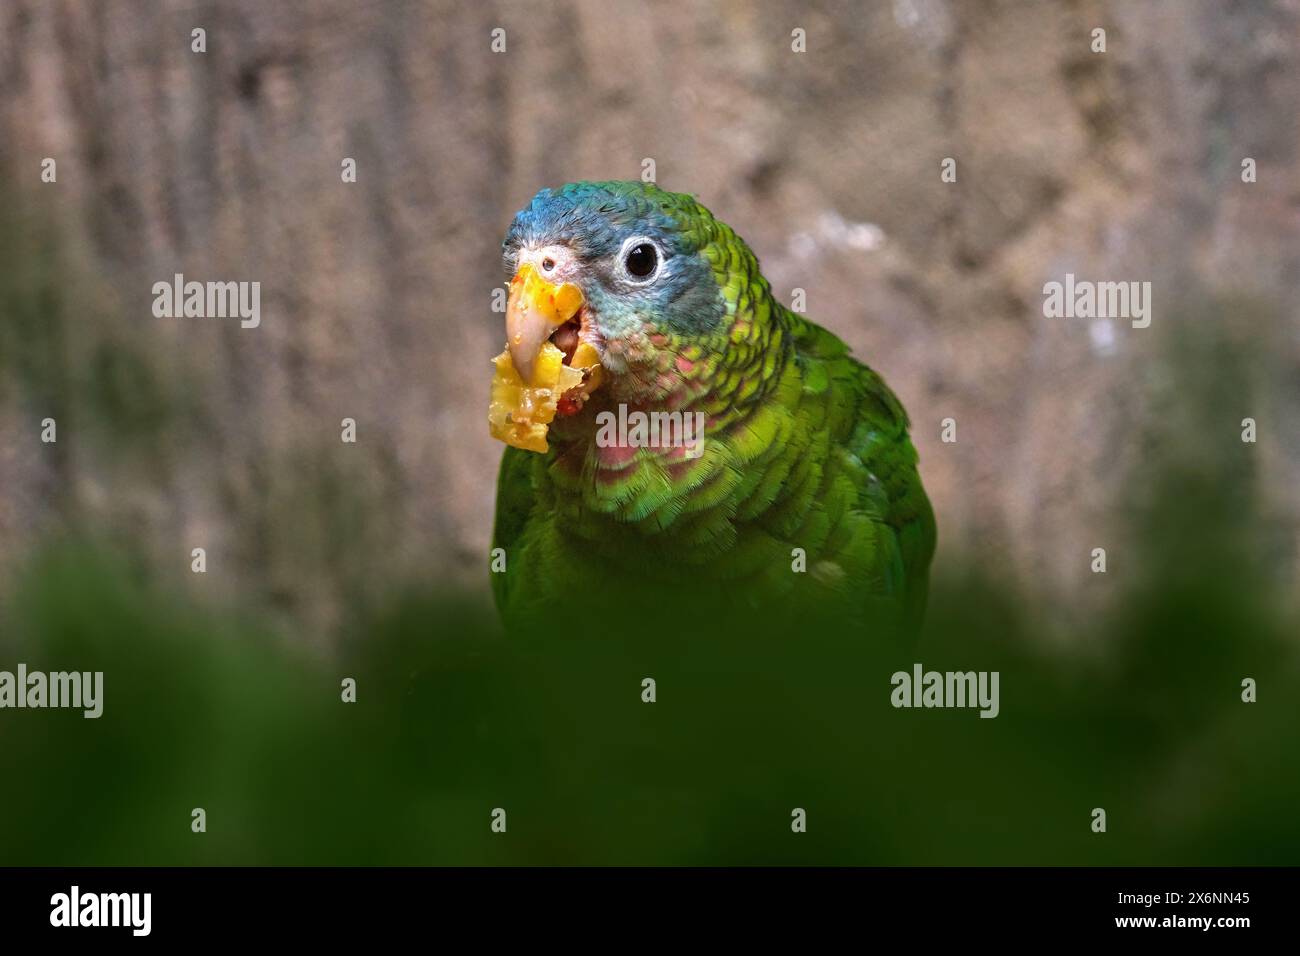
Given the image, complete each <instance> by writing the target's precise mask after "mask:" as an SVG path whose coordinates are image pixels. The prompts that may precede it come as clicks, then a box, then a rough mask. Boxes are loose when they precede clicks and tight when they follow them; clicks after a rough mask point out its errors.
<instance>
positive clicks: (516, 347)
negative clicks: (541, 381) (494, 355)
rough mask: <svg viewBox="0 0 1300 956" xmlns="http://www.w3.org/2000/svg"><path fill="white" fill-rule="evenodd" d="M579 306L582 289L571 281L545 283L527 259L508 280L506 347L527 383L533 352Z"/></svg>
mask: <svg viewBox="0 0 1300 956" xmlns="http://www.w3.org/2000/svg"><path fill="white" fill-rule="evenodd" d="M580 308H582V292H581V291H580V290H579V289H578V287H577V286H576V285H574V284H573V283H571V282H565V283H563V284H562V285H558V286H557V285H553V284H552V283H550V282H547V281H546V280H545V279H543V278H542V277H541V276H540V275H538V274H537V270H536V269H534V268H533V264H532V263H531V262H525V263H524V264H523V265H522V266H520V267H519V271H518V272H516V273H515V277H514V278H513V279H511V280H510V298H509V300H508V301H507V302H506V347H507V348H508V349H509V351H510V361H511V362H513V363H514V366H515V371H516V372H518V373H519V377H520V378H521V379H523V381H524V382H525V383H527V384H530V385H531V384H534V382H533V370H534V367H535V365H536V362H537V355H538V353H540V352H541V350H542V346H543V345H545V344H546V340H547V339H549V338H550V337H551V335H552V334H553V333H554V332H555V330H556V329H558V328H559V327H560V326H561V325H563V324H564V323H565V322H568V321H569V320H570V319H571V318H573V317H574V316H575V315H577V314H578V309H580Z"/></svg>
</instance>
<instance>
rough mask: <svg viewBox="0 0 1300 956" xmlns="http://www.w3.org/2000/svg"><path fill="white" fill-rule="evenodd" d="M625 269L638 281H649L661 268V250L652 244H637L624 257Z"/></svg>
mask: <svg viewBox="0 0 1300 956" xmlns="http://www.w3.org/2000/svg"><path fill="white" fill-rule="evenodd" d="M623 267H624V268H625V269H627V274H628V275H630V276H632V277H633V278H636V279H648V278H650V276H652V275H654V274H655V270H656V269H658V268H659V250H658V249H656V248H655V247H654V244H653V243H650V242H637V243H635V244H634V245H633V246H632V247H631V248H630V249H628V250H627V252H626V253H625V254H624V256H623Z"/></svg>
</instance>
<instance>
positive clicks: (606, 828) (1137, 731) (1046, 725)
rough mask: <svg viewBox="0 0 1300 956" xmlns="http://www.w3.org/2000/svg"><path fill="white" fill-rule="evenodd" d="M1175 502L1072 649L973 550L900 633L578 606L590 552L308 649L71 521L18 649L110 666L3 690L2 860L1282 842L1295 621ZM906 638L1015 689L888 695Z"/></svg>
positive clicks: (1080, 859)
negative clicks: (91, 684) (499, 594)
mask: <svg viewBox="0 0 1300 956" xmlns="http://www.w3.org/2000/svg"><path fill="white" fill-rule="evenodd" d="M1182 500H1183V499H1182V498H1180V497H1178V496H1174V495H1166V496H1165V497H1164V499H1163V501H1164V502H1165V504H1164V505H1162V506H1160V507H1159V508H1157V509H1156V511H1155V512H1153V513H1152V514H1151V515H1149V516H1148V520H1149V521H1150V528H1151V529H1152V530H1153V533H1152V534H1151V535H1149V536H1148V537H1147V538H1146V539H1145V540H1146V542H1147V544H1146V546H1145V553H1144V554H1143V555H1142V558H1141V562H1140V566H1141V567H1143V568H1146V569H1148V570H1149V572H1150V573H1148V574H1146V575H1144V576H1143V577H1142V580H1141V581H1140V582H1135V583H1134V584H1133V586H1132V587H1131V588H1130V589H1129V591H1130V593H1128V594H1127V595H1126V596H1125V597H1124V598H1123V599H1122V600H1121V601H1119V602H1118V603H1117V604H1116V606H1115V607H1114V609H1113V610H1112V611H1110V612H1109V613H1107V614H1102V615H1097V616H1096V617H1095V618H1091V619H1080V620H1079V621H1078V622H1077V628H1076V633H1075V635H1074V637H1075V640H1074V641H1073V642H1072V643H1071V645H1070V646H1069V648H1068V649H1065V650H1053V649H1049V648H1048V647H1045V646H1044V645H1043V642H1042V640H1041V634H1040V633H1039V632H1038V630H1037V627H1036V624H1035V612H1034V610H1033V602H1032V598H1031V597H1027V596H1025V595H1021V594H1016V593H1011V592H1009V591H1008V590H1007V588H1006V585H1005V584H1002V583H1000V582H999V581H998V580H996V579H995V578H993V577H990V576H988V575H985V574H979V573H975V572H972V573H970V574H969V575H968V576H964V577H961V578H959V579H953V578H952V577H947V578H941V579H940V580H938V581H937V582H936V584H935V589H934V595H933V598H932V601H931V614H930V619H929V621H928V625H927V628H926V632H925V633H924V635H923V636H922V637H921V639H920V641H919V642H918V644H917V645H916V646H914V647H904V646H900V645H898V644H897V643H893V642H888V641H884V640H881V639H878V638H879V635H872V634H866V633H846V632H845V631H844V630H843V629H842V628H839V627H837V626H836V624H835V622H834V621H829V620H822V619H818V618H816V617H815V616H808V615H807V613H806V609H805V610H804V611H801V612H800V615H799V617H798V619H797V620H793V619H774V618H772V617H771V616H770V615H769V616H767V617H764V618H761V619H758V618H755V617H753V616H750V615H745V614H743V613H741V612H739V611H736V610H735V609H729V610H728V611H727V612H726V613H725V614H723V615H714V616H710V613H709V607H708V605H707V604H705V603H704V602H703V600H702V599H701V598H700V597H699V596H696V597H695V598H691V597H690V596H685V595H683V596H676V595H665V594H656V595H641V596H640V603H639V604H633V603H629V604H628V605H627V607H626V613H625V615H624V616H623V617H621V618H615V619H611V618H608V617H600V618H598V619H593V618H592V616H591V615H590V614H588V613H586V611H585V610H584V607H585V605H584V603H583V600H582V595H581V588H580V586H578V585H577V584H576V583H575V607H574V613H573V615H572V620H570V621H565V622H559V621H555V622H548V623H547V625H546V626H539V627H538V628H536V629H534V630H531V631H528V632H522V633H517V634H512V635H509V636H506V635H504V634H502V633H501V632H500V630H499V628H498V627H497V625H496V623H495V618H494V616H493V614H492V613H491V611H490V609H488V608H487V607H485V606H484V605H483V604H482V603H481V601H480V600H478V599H477V598H475V597H470V596H467V597H456V596H448V595H438V594H433V593H425V594H408V595H406V596H403V597H398V598H395V599H394V600H393V602H392V603H391V604H390V605H389V606H388V607H387V608H385V609H383V610H381V611H379V612H377V613H375V614H373V615H370V616H369V617H368V618H367V619H365V620H358V621H357V623H356V624H355V625H354V626H355V632H354V633H351V634H350V635H349V637H348V640H347V641H346V642H345V644H344V647H345V650H344V652H343V654H342V655H341V657H340V658H339V659H337V660H333V659H331V660H325V661H322V660H320V659H318V658H310V657H308V656H306V655H304V654H303V653H302V652H301V651H300V650H298V649H297V647H298V645H297V644H295V643H293V642H286V641H283V640H281V639H280V638H279V637H277V635H275V634H273V633H270V632H269V631H268V630H267V629H266V627H265V626H264V625H263V624H261V623H259V620H258V618H257V616H256V615H255V614H253V615H248V616H241V615H240V614H238V613H235V612H221V613H213V612H204V611H200V610H198V609H197V608H196V607H194V606H193V605H192V604H190V603H189V602H188V601H187V600H185V599H184V598H180V597H176V596H174V593H173V592H172V591H171V590H170V589H168V588H166V587H163V586H161V585H160V583H159V582H157V581H151V580H150V579H148V578H146V577H144V576H142V575H140V574H138V573H133V572H132V571H131V570H130V568H131V567H132V564H133V562H130V561H125V560H123V559H122V558H121V557H120V556H114V555H112V554H111V553H109V552H107V551H104V550H102V549H100V548H99V547H97V546H94V545H92V544H91V543H90V542H88V541H85V540H70V541H64V542H62V543H52V544H51V545H50V546H49V547H48V548H47V549H46V550H45V551H44V553H42V554H41V555H39V556H37V557H35V558H33V560H32V562H31V563H30V565H29V566H28V568H27V570H26V572H25V574H24V575H23V579H22V580H21V581H19V582H17V586H16V591H15V599H14V600H13V601H12V602H11V604H10V605H9V607H8V608H7V610H6V613H5V615H4V618H3V624H2V628H3V629H2V630H0V635H3V636H2V637H0V667H5V668H8V669H12V666H13V665H14V664H16V663H17V662H18V661H24V662H26V663H27V665H28V667H29V668H31V669H44V670H62V669H71V668H75V669H79V670H102V671H103V672H104V674H105V678H104V681H105V694H104V697H105V703H104V715H103V716H102V717H101V718H100V719H98V720H86V719H84V718H83V717H82V716H81V714H80V712H76V711H49V710H45V711H33V710H22V711H18V710H7V711H3V712H0V780H3V781H4V784H3V787H0V848H2V849H0V863H4V864H45V865H52V864H234V863H257V864H381V863H385V864H392V863H396V864H426V863H427V864H444V863H446V864H452V863H455V864H509V863H520V864H577V863H597V864H630V863H646V864H713V863H829V864H859V863H861V864H957V863H986V864H1013V863H1026V864H1027V863H1038V864H1067V863H1068V864H1145V863H1159V864H1247V863H1258V864H1281V863H1292V864H1293V863H1296V862H1297V861H1298V860H1300V818H1297V815H1296V814H1295V812H1294V808H1295V807H1296V806H1297V805H1300V762H1298V761H1297V760H1296V743H1295V741H1296V739H1297V737H1296V735H1297V731H1298V730H1300V709H1298V708H1296V706H1295V700H1296V695H1297V691H1298V690H1300V655H1297V649H1296V645H1295V641H1294V634H1295V631H1294V620H1292V619H1290V618H1288V617H1287V615H1286V614H1285V613H1284V611H1283V610H1282V604H1281V601H1280V600H1279V596H1278V595H1277V594H1275V593H1272V592H1270V590H1269V589H1268V587H1267V586H1266V585H1263V584H1261V582H1264V581H1266V580H1267V578H1261V577H1260V576H1258V575H1255V574H1253V572H1252V570H1251V568H1250V567H1249V566H1247V565H1245V564H1238V565H1237V566H1235V567H1234V566H1225V565H1224V564H1222V563H1221V562H1219V561H1218V560H1217V557H1216V556H1217V555H1219V554H1221V553H1222V552H1221V551H1220V550H1219V549H1217V548H1207V549H1203V550H1194V551H1191V552H1188V551H1185V550H1184V551H1178V552H1170V551H1168V550H1167V546H1168V545H1177V544H1178V543H1179V542H1178V536H1177V535H1174V536H1173V537H1169V538H1162V537H1159V536H1158V535H1156V534H1155V533H1154V531H1155V529H1158V528H1160V527H1162V526H1173V527H1178V526H1179V523H1178V522H1177V521H1175V520H1174V519H1173V517H1172V516H1171V515H1169V514H1166V513H1165V512H1166V511H1169V510H1177V509H1178V503H1179V502H1180V501H1182ZM1167 569H1173V573H1171V574H1166V570H1167ZM621 597H622V598H623V599H626V600H628V601H629V602H630V601H632V600H633V599H634V598H633V593H632V592H629V594H627V595H624V596H621ZM914 661H920V662H922V663H923V664H924V665H925V667H926V668H931V669H939V670H966V669H975V670H997V671H999V672H1000V673H1001V714H1000V716H998V717H997V718H996V719H992V720H989V719H980V718H979V717H978V716H977V711H975V710H924V709H912V710H902V709H898V710H896V709H894V708H892V707H891V706H890V703H889V693H890V690H891V686H890V681H889V678H890V675H891V674H892V673H893V672H894V671H895V670H900V669H902V670H910V668H911V665H912V663H913V662H914ZM344 677H354V678H355V679H356V680H357V683H358V700H357V702H356V703H355V704H349V703H343V702H342V700H341V690H340V684H341V681H342V679H343V678H344ZM644 677H653V678H654V679H655V680H656V682H657V701H656V702H655V703H652V704H651V703H643V702H642V700H641V681H642V679H643V678H644ZM1244 677H1253V678H1254V679H1255V680H1256V681H1258V684H1259V701H1258V703H1253V704H1247V703H1243V702H1242V701H1241V697H1240V695H1241V686H1240V684H1241V680H1242V678H1244ZM194 807H203V808H204V809H205V810H206V812H207V820H208V830H207V832H206V833H203V834H194V833H191V831H190V811H191V809H192V808H194ZM496 807H501V808H504V809H505V810H506V811H507V821H508V831H507V833H506V834H494V833H492V832H491V829H490V814H491V811H492V810H493V808H496ZM795 807H802V808H804V809H806V810H807V813H808V831H807V833H805V834H794V833H792V832H791V829H790V819H791V817H790V814H791V810H792V808H795ZM1094 807H1104V808H1105V809H1106V811H1107V816H1108V832H1107V833H1105V834H1094V833H1093V832H1091V829H1090V823H1091V815H1090V814H1091V811H1092V808H1094Z"/></svg>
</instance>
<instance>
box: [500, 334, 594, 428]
mask: <svg viewBox="0 0 1300 956" xmlns="http://www.w3.org/2000/svg"><path fill="white" fill-rule="evenodd" d="M584 344H585V343H584ZM579 348H581V346H579ZM588 348H590V346H588ZM591 351H592V354H593V356H594V354H595V349H592V350H591ZM574 357H575V358H576V357H577V356H576V355H575V356H574ZM492 362H493V364H494V365H495V366H496V374H495V375H494V376H493V377H492V397H491V401H490V403H489V405H488V428H489V430H490V431H491V433H492V437H493V438H497V439H500V440H501V441H503V442H505V443H506V444H507V445H513V446H514V447H516V448H523V449H526V450H528V451H537V452H544V451H546V450H547V448H548V447H549V446H547V444H546V432H547V430H548V429H549V427H550V424H551V422H552V421H554V420H555V409H556V406H557V405H558V403H559V401H560V397H561V396H562V395H564V393H565V392H567V391H568V390H569V389H571V388H576V387H577V386H579V385H581V384H582V380H583V369H581V368H571V367H569V366H568V365H565V364H564V353H563V352H561V351H560V350H559V349H558V348H556V347H555V345H554V344H553V343H551V342H546V343H545V344H543V345H542V350H541V352H540V353H539V354H538V356H537V361H536V363H535V364H534V366H533V380H532V381H531V382H524V381H523V379H521V378H520V377H519V373H518V372H517V371H515V366H514V363H513V362H512V361H510V350H509V349H506V350H505V351H504V352H502V353H501V354H500V355H498V356H497V357H496V358H494V359H493V360H492Z"/></svg>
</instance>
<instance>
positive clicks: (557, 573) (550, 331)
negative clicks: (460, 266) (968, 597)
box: [489, 182, 935, 627]
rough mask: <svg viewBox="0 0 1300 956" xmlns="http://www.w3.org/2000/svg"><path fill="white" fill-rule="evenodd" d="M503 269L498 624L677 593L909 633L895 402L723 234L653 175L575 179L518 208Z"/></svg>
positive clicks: (928, 521) (913, 565)
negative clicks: (800, 609) (831, 613)
mask: <svg viewBox="0 0 1300 956" xmlns="http://www.w3.org/2000/svg"><path fill="white" fill-rule="evenodd" d="M503 258H504V263H505V266H506V270H507V274H509V275H512V276H513V279H512V282H511V286H510V295H509V299H508V303H507V309H506V331H507V344H506V351H505V352H503V353H502V355H501V356H499V357H498V359H497V379H498V381H497V382H495V383H494V393H493V409H492V411H491V412H490V415H489V418H490V420H491V422H492V425H493V427H492V431H493V434H494V435H496V436H497V437H500V438H502V439H504V440H505V441H507V442H508V443H510V444H511V445H512V446H515V447H508V448H507V449H506V450H505V455H504V457H503V459H502V462H501V470H500V475H499V479H498V485H497V506H496V522H495V528H494V533H493V544H492V547H493V572H494V573H493V574H492V575H491V580H492V585H493V590H494V596H495V598H496V602H497V606H498V609H499V610H500V611H501V613H502V615H503V617H504V618H505V619H506V621H507V623H509V622H511V621H512V620H517V619H520V618H522V617H525V616H527V615H541V616H546V615H564V614H568V615H574V614H580V613H581V608H582V607H583V606H584V605H586V604H587V603H588V602H589V600H590V599H595V598H598V597H600V596H601V595H607V594H611V593H614V592H616V591H617V592H621V591H625V590H627V589H631V590H632V591H633V592H634V593H637V594H640V595H642V596H643V597H644V598H645V599H646V601H647V604H646V606H647V607H648V606H650V604H649V602H650V601H652V600H654V599H655V598H656V597H663V596H666V595H670V594H672V593H673V591H672V590H671V589H673V588H675V587H678V588H680V587H691V588H695V589H697V590H698V591H700V592H702V593H708V594H712V595H715V596H716V599H717V600H718V601H719V602H724V603H727V602H730V603H735V604H738V605H742V606H745V607H748V608H759V609H761V608H764V607H771V606H776V605H780V604H787V605H788V604H790V603H791V602H799V601H801V600H806V601H809V602H813V603H812V604H810V605H808V606H817V605H822V604H824V603H825V602H833V603H834V604H835V606H837V607H839V608H841V609H843V610H844V611H845V612H847V613H849V614H850V615H855V614H857V613H859V612H861V613H863V614H865V613H866V612H867V611H868V610H869V609H873V608H881V607H884V608H893V609H896V610H898V611H899V612H900V613H901V615H902V618H903V619H904V620H905V621H906V622H908V624H909V625H910V626H912V627H914V626H915V625H916V624H918V623H919V620H920V616H921V614H922V612H923V610H924V606H925V600H926V589H927V580H928V574H929V565H930V559H931V556H932V555H933V553H934V547H935V522H934V514H933V512H932V510H931V507H930V502H929V500H928V498H927V497H926V494H925V489H924V488H923V487H922V485H921V479H920V476H919V475H918V473H917V455H916V450H915V449H914V448H913V446H912V442H911V440H910V439H909V437H908V418H907V413H906V412H905V411H904V410H903V406H902V405H901V404H900V403H899V401H898V399H897V397H895V395H894V393H893V392H891V391H890V389H889V387H888V386H887V385H886V384H885V382H884V381H883V379H881V377H880V376H879V375H878V374H877V373H876V372H874V371H873V370H871V369H870V368H868V367H867V366H865V365H863V364H862V363H861V362H858V361H856V360H855V359H853V358H852V357H851V356H850V355H849V349H848V347H847V346H846V345H845V344H844V343H843V342H842V341H840V339H838V338H837V337H836V336H834V335H833V334H831V333H830V332H828V331H826V330H825V329H823V328H821V327H820V326H818V325H815V324H813V323H812V322H809V321H808V320H806V319H804V318H803V317H801V316H799V315H796V314H795V313H794V312H792V311H790V310H789V309H787V308H785V307H784V306H783V305H781V304H780V303H779V302H777V300H776V299H775V298H774V297H773V295H772V291H771V288H770V287H769V285H768V283H767V280H766V279H764V278H763V275H762V273H761V272H760V271H759V266H758V261H757V259H756V258H755V256H754V254H753V253H752V252H751V251H750V249H749V247H748V246H747V245H746V244H745V243H744V241H743V240H741V239H740V237H739V236H737V235H736V233H735V232H733V231H732V230H731V229H730V228H729V227H728V226H727V225H726V224H724V223H722V222H720V221H718V220H717V219H715V218H714V217H713V215H712V213H710V212H709V210H708V209H706V208H704V206H702V205H701V204H700V203H699V202H697V201H696V200H695V199H694V198H693V197H691V196H688V195H684V194H680V193H671V192H666V191H664V190H662V189H659V188H658V187H657V186H654V185H650V184H645V183H640V182H577V183H570V184H568V185H565V186H561V187H559V188H558V189H543V190H541V191H540V192H539V193H538V194H537V195H536V196H535V197H533V199H532V201H531V202H530V203H529V204H528V206H527V207H526V208H524V209H523V210H522V211H520V212H519V213H518V215H516V216H515V219H514V221H513V223H512V224H511V226H510V229H509V231H508V232H507V234H506V237H505V241H504V243H503ZM561 363H562V364H563V366H565V367H564V368H561V367H560V366H561ZM498 386H500V390H498Z"/></svg>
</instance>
